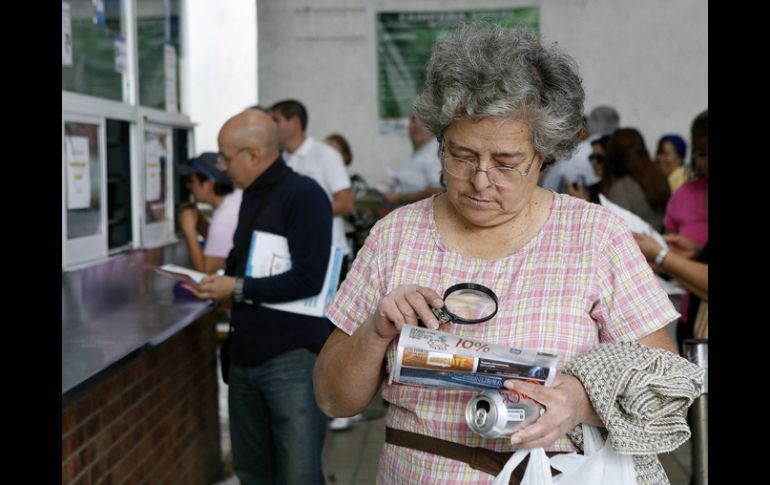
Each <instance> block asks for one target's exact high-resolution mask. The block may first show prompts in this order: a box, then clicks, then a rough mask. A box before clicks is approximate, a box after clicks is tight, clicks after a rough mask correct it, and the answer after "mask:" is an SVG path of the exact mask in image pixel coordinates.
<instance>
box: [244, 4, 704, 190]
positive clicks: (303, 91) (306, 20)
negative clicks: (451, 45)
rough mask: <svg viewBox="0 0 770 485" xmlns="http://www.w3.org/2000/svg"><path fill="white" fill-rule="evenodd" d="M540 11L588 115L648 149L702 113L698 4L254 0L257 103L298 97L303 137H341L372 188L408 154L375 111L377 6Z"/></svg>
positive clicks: (543, 30) (544, 28)
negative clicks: (627, 131)
mask: <svg viewBox="0 0 770 485" xmlns="http://www.w3.org/2000/svg"><path fill="white" fill-rule="evenodd" d="M530 5H539V6H540V31H541V36H542V38H543V39H544V40H546V41H549V42H554V41H558V42H559V44H560V45H561V46H562V47H563V48H564V49H565V50H566V51H567V52H568V53H569V54H571V55H572V56H573V57H574V58H575V59H576V61H577V62H578V65H579V66H580V73H581V75H582V76H583V79H584V86H585V89H586V104H585V108H586V112H588V111H590V110H591V109H592V108H593V107H595V106H597V105H599V104H610V105H612V106H614V107H616V108H617V109H618V111H619V112H620V115H621V124H622V125H623V126H633V127H636V128H638V129H639V130H640V131H641V132H642V134H643V135H644V136H645V139H646V141H647V145H648V148H650V150H653V149H654V148H655V147H654V145H655V143H656V141H657V138H658V137H659V136H660V135H662V134H664V133H666V132H678V133H680V134H682V135H683V136H685V138H689V136H688V130H689V124H690V122H691V121H692V119H693V118H694V117H695V115H696V114H697V113H699V112H700V111H702V110H703V109H705V108H706V107H707V106H708V77H707V73H708V38H707V19H708V6H707V2H705V1H704V0H677V1H676V2H671V1H668V0H645V1H643V2H639V1H634V0H547V1H542V2H532V1H528V2H521V1H519V2H517V1H499V0H478V1H470V0H422V1H419V2H415V1H412V0H408V1H403V0H375V1H373V2H366V1H365V0H259V1H258V2H257V8H258V19H259V46H260V49H259V50H260V60H259V100H260V103H261V104H263V105H269V104H272V103H273V102H275V101H278V100H280V99H283V98H297V99H299V100H300V101H302V102H303V103H304V104H305V105H306V106H307V108H308V111H309V124H308V132H309V133H310V134H311V135H313V136H315V137H316V138H323V137H324V136H326V135H327V134H329V133H331V132H335V131H337V132H340V133H342V134H343V135H344V136H345V137H347V138H348V140H349V141H350V143H351V145H352V149H353V158H354V160H353V165H352V166H351V170H352V172H358V173H361V174H362V175H363V176H364V177H365V178H366V180H367V181H369V182H370V183H375V182H376V181H377V180H378V179H380V178H383V177H385V166H386V165H391V166H393V167H397V166H399V165H400V164H401V163H403V161H404V160H405V159H406V158H407V157H408V155H409V153H410V145H409V141H408V139H407V138H406V136H405V135H401V136H398V135H381V134H380V133H379V120H378V114H377V107H378V104H377V50H376V49H377V46H376V26H375V16H376V13H377V12H378V11H408V10H412V11H414V10H470V9H481V8H504V7H516V6H530Z"/></svg>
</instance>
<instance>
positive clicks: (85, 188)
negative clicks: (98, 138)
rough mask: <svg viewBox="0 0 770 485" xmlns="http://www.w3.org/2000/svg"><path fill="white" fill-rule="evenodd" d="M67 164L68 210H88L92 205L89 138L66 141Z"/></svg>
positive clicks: (75, 137) (71, 138)
mask: <svg viewBox="0 0 770 485" xmlns="http://www.w3.org/2000/svg"><path fill="white" fill-rule="evenodd" d="M64 145H65V147H66V156H67V159H66V163H67V209H87V208H88V207H89V206H90V205H91V204H90V201H91V171H90V167H89V163H90V162H89V161H90V160H91V156H90V155H91V154H90V153H89V149H88V138H86V137H82V136H68V137H65V139H64Z"/></svg>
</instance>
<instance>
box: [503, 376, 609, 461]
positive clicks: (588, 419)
mask: <svg viewBox="0 0 770 485" xmlns="http://www.w3.org/2000/svg"><path fill="white" fill-rule="evenodd" d="M505 387H506V389H512V390H514V391H516V392H519V393H521V394H525V395H526V396H528V397H530V398H532V399H534V400H535V401H537V402H539V403H540V404H542V405H543V406H545V414H543V415H542V416H540V418H539V419H538V420H537V421H535V422H534V423H532V424H530V425H529V426H526V427H525V428H522V429H519V430H517V431H516V432H514V433H513V434H512V435H511V444H512V445H514V446H516V447H518V448H544V447H546V446H549V445H551V444H553V443H554V442H555V441H556V440H557V439H559V437H561V436H563V435H565V434H567V432H568V431H570V430H572V428H574V427H575V426H576V425H578V424H580V423H588V424H591V425H594V426H604V423H602V421H601V419H599V416H598V415H597V414H596V411H594V408H593V406H592V405H591V401H590V400H589V399H588V394H586V390H585V388H584V387H583V384H582V383H581V382H580V381H579V380H578V379H577V378H576V377H573V376H569V375H567V374H559V375H557V376H556V379H554V383H553V387H545V386H541V385H539V384H532V383H529V382H524V381H520V380H515V379H510V380H507V381H505Z"/></svg>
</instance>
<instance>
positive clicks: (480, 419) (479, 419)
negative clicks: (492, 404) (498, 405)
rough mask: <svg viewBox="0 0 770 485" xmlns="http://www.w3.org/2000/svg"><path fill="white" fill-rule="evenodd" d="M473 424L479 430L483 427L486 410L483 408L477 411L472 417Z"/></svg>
mask: <svg viewBox="0 0 770 485" xmlns="http://www.w3.org/2000/svg"><path fill="white" fill-rule="evenodd" d="M473 422H474V423H475V424H476V426H478V427H479V428H481V427H483V426H484V425H485V424H486V422H487V410H486V409H484V408H479V409H477V410H476V415H475V416H474V417H473Z"/></svg>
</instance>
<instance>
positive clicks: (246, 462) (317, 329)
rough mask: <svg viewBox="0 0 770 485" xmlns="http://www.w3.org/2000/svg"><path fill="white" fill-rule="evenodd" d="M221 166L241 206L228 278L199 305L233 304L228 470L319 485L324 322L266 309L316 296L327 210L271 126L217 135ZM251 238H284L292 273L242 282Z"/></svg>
mask: <svg viewBox="0 0 770 485" xmlns="http://www.w3.org/2000/svg"><path fill="white" fill-rule="evenodd" d="M218 141H219V163H220V165H221V166H222V168H223V169H224V170H226V171H227V173H228V175H230V177H231V178H232V180H233V183H234V185H235V186H236V187H238V188H243V199H242V202H241V208H240V212H239V215H238V226H237V227H236V229H235V235H234V237H233V249H232V251H231V252H230V255H229V256H228V258H227V262H226V265H225V275H226V276H208V277H206V278H204V279H203V280H202V281H201V283H200V286H199V287H197V288H193V287H190V290H191V291H193V292H194V293H195V294H196V295H197V296H198V297H200V298H211V299H214V300H217V301H227V300H229V299H232V312H231V320H230V324H231V326H232V333H231V336H230V338H231V361H230V366H229V376H228V384H229V387H228V394H229V396H228V408H229V412H230V438H231V442H232V450H233V465H234V468H235V473H236V474H237V475H238V478H239V479H240V481H241V483H243V484H245V485H250V484H262V483H265V484H267V483H270V484H272V483H287V484H292V483H302V484H314V483H319V484H322V483H324V478H323V472H322V469H321V450H322V448H323V442H324V431H325V428H326V418H325V416H324V415H323V414H322V412H321V410H320V409H319V408H318V405H317V404H316V402H315V398H314V395H313V379H312V373H313V365H314V364H315V360H316V356H317V354H318V352H319V350H320V349H321V347H322V346H323V344H324V342H325V341H326V338H327V337H328V335H329V325H328V323H327V320H326V319H325V318H316V317H311V316H306V315H300V314H296V313H289V312H284V311H280V310H275V309H272V308H267V307H264V306H262V305H261V303H263V302H264V303H278V302H287V301H294V300H298V299H302V298H307V297H311V296H315V295H317V294H318V293H319V292H320V291H321V287H322V285H323V280H324V276H325V274H326V266H327V263H328V260H329V253H330V250H331V238H332V236H331V227H332V223H331V222H332V209H331V203H330V202H329V198H328V197H327V196H326V193H325V192H324V191H323V189H322V188H321V187H320V186H319V185H318V183H317V182H315V181H314V180H313V179H311V178H309V177H306V176H303V175H299V174H297V173H296V172H294V171H293V170H292V169H291V168H289V167H288V166H287V165H286V163H285V162H284V160H283V159H282V158H281V156H280V152H279V147H278V135H277V128H276V125H275V122H274V121H273V120H272V118H271V117H270V116H269V115H268V114H266V113H264V112H263V111H259V110H256V109H248V110H246V111H244V112H242V113H240V114H238V115H236V116H234V117H232V118H230V119H229V120H228V121H227V122H226V123H225V124H224V125H223V126H222V129H221V130H220V132H219V138H218ZM254 231H263V232H269V233H273V234H277V235H280V236H283V237H285V238H286V239H287V241H288V245H289V251H290V253H291V269H289V270H288V271H286V272H284V273H281V274H278V275H276V276H269V277H264V278H250V277H244V275H245V274H246V262H247V259H248V256H249V248H250V245H251V239H252V235H253V234H254Z"/></svg>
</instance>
